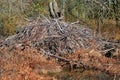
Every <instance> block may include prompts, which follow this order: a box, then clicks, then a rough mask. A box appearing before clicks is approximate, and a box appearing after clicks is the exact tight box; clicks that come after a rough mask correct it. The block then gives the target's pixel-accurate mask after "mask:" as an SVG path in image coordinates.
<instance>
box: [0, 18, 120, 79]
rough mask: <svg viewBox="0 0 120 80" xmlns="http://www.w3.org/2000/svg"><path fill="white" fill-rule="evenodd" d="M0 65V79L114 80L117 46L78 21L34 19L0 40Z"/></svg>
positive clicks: (119, 58)
mask: <svg viewBox="0 0 120 80" xmlns="http://www.w3.org/2000/svg"><path fill="white" fill-rule="evenodd" d="M0 64H1V65H0V80H10V79H12V80H22V79H26V80H56V79H60V80H66V79H71V80H75V79H90V80H96V79H99V80H101V79H103V78H104V79H103V80H108V79H110V80H113V79H115V80H118V79H120V43H119V42H114V41H108V40H106V39H104V37H98V36H94V31H93V30H92V29H91V28H90V27H88V26H85V25H82V24H81V23H80V22H74V23H70V22H64V21H61V20H59V19H43V20H35V21H32V22H30V24H28V25H27V26H26V27H24V28H23V29H22V30H20V31H19V32H18V33H17V34H15V35H13V36H9V37H8V38H6V39H5V40H3V41H1V44H0ZM67 69H69V70H68V71H69V73H71V72H72V73H71V74H67V73H68V72H66V70H67ZM65 73H66V74H67V75H65ZM73 73H74V74H76V75H77V77H75V76H76V75H74V74H73ZM78 73H79V74H78ZM71 75H74V76H72V77H71ZM88 75H89V76H88ZM81 76H82V77H81ZM91 76H92V77H91ZM66 77H69V78H66Z"/></svg>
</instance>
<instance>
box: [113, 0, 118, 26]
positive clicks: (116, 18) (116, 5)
mask: <svg viewBox="0 0 120 80" xmlns="http://www.w3.org/2000/svg"><path fill="white" fill-rule="evenodd" d="M112 2H113V10H114V16H115V20H116V26H118V25H119V18H118V0H112Z"/></svg>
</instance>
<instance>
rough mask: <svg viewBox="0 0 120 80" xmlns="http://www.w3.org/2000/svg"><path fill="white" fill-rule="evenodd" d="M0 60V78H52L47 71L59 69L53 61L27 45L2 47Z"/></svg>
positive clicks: (34, 79) (38, 79)
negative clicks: (23, 47)
mask: <svg viewBox="0 0 120 80" xmlns="http://www.w3.org/2000/svg"><path fill="white" fill-rule="evenodd" d="M0 60H1V61H0V80H54V77H49V76H48V75H47V73H48V72H59V71H61V69H60V66H58V65H57V64H56V63H55V62H53V61H48V60H46V58H45V57H43V56H42V55H41V54H40V53H38V52H37V50H36V49H33V48H30V47H28V46H25V49H24V50H21V48H13V49H12V50H10V49H8V48H7V47H2V48H1V49H0Z"/></svg>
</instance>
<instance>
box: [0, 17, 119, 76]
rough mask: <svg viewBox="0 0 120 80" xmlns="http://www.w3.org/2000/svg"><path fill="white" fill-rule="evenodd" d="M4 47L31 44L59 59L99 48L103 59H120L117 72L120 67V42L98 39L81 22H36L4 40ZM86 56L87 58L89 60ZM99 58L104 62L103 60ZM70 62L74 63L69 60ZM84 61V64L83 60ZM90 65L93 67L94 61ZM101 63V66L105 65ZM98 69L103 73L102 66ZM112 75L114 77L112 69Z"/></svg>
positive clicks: (22, 47) (117, 60)
mask: <svg viewBox="0 0 120 80" xmlns="http://www.w3.org/2000/svg"><path fill="white" fill-rule="evenodd" d="M4 45H6V46H7V47H10V49H12V48H14V47H21V49H24V48H25V47H24V46H25V45H29V46H30V47H33V48H36V49H37V50H38V51H39V52H40V53H42V54H44V55H51V54H52V56H53V55H57V56H58V57H56V58H59V56H63V57H64V55H71V54H72V55H74V53H75V52H76V51H78V50H80V49H83V50H85V49H88V50H90V49H91V50H92V49H96V50H97V51H98V53H99V54H100V55H101V56H104V58H108V57H112V56H115V57H116V56H117V59H115V60H116V61H115V62H117V65H118V66H117V65H116V66H115V67H117V68H113V69H115V70H116V69H119V68H120V64H118V62H120V59H119V58H120V57H119V56H120V53H119V47H120V46H119V43H117V42H112V41H107V40H104V39H102V38H99V37H95V36H94V32H93V30H92V29H90V28H89V27H88V26H84V25H81V24H80V23H79V22H74V23H67V22H63V21H60V20H57V19H53V20H48V19H47V20H37V21H35V22H31V23H30V24H29V25H27V26H26V27H25V28H24V29H22V30H21V31H19V33H17V34H16V35H13V36H10V37H8V38H6V39H5V41H2V42H1V45H0V46H1V47H2V46H4ZM91 50H90V51H91ZM93 53H94V52H93ZM89 55H91V54H89ZM89 55H86V56H87V57H89V58H90V59H91V58H92V57H91V56H89ZM94 55H98V54H94ZM76 56H78V55H76ZM87 57H84V58H85V59H86V58H87ZM97 57H99V56H97ZM97 57H95V58H97ZM99 59H101V57H100V58H99ZM80 60H83V59H80ZM77 61H79V60H77ZM110 61H111V60H110ZM68 62H71V61H69V60H68ZM83 62H85V61H84V60H83ZM98 62H99V61H98ZM91 63H92V64H93V65H94V63H93V62H92V61H91ZM102 63H104V61H102ZM102 63H100V64H101V65H102ZM105 63H106V62H105ZM82 64H84V63H82ZM89 64H90V63H85V64H84V66H86V65H87V66H89V67H91V66H93V65H89ZM95 64H96V62H95ZM93 67H95V68H98V67H100V66H97V65H96V66H95V65H94V66H93ZM101 68H102V69H101ZM105 68H107V67H105ZM98 69H100V70H102V71H103V70H104V67H103V65H102V67H100V68H98ZM109 73H111V74H114V73H112V71H111V70H110V72H109ZM115 74H117V75H120V73H119V72H115Z"/></svg>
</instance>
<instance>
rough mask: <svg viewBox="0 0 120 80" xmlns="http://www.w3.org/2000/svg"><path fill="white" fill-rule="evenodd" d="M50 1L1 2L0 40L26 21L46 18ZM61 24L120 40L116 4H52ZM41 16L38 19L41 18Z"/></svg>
mask: <svg viewBox="0 0 120 80" xmlns="http://www.w3.org/2000/svg"><path fill="white" fill-rule="evenodd" d="M50 1H51V0H1V1H0V38H2V37H5V36H10V35H13V34H16V32H17V30H19V29H21V28H23V27H24V26H25V25H26V24H27V23H29V22H30V21H32V20H34V19H37V18H41V17H42V16H45V17H46V18H50V16H49V10H48V3H49V2H50ZM56 1H57V3H58V6H59V8H60V10H61V11H63V16H64V18H63V20H64V21H66V22H76V21H79V22H80V23H81V24H84V25H87V26H89V27H91V28H92V29H93V30H94V31H95V32H96V33H99V34H100V35H102V36H104V37H105V38H106V39H112V40H120V35H119V34H120V0H56ZM41 15H42V16H41Z"/></svg>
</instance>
